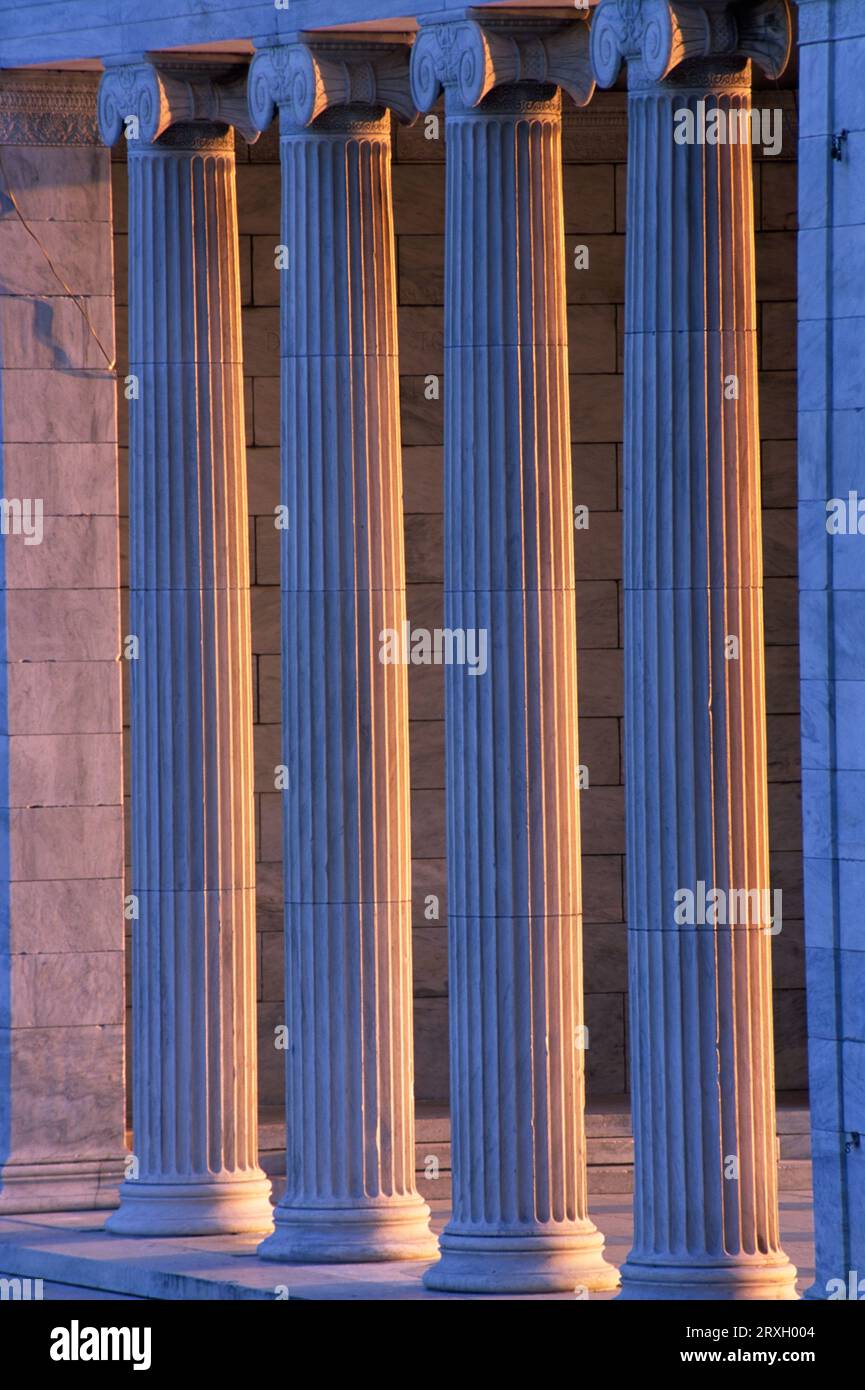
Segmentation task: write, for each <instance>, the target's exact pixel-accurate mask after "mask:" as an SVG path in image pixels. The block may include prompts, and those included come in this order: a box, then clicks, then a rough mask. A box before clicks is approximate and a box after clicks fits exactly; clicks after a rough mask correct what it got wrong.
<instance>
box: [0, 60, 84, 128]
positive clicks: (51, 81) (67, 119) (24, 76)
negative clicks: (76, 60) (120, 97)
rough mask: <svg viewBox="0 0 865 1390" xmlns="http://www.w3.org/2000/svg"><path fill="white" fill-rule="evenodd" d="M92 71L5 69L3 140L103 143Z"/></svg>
mask: <svg viewBox="0 0 865 1390" xmlns="http://www.w3.org/2000/svg"><path fill="white" fill-rule="evenodd" d="M98 82H99V79H98V77H96V76H95V75H94V74H91V73H85V72H82V73H69V72H63V73H57V72H50V73H49V72H23V71H20V72H9V71H5V72H2V73H0V145H98V144H100V143H101V141H100V137H99V127H98V126H97V123H96V91H97V86H98Z"/></svg>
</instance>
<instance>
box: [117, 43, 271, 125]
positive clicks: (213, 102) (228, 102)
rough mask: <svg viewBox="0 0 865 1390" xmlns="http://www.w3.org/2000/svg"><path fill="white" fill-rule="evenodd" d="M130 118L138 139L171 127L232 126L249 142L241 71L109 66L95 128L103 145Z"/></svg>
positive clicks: (194, 66) (198, 66)
mask: <svg viewBox="0 0 865 1390" xmlns="http://www.w3.org/2000/svg"><path fill="white" fill-rule="evenodd" d="M130 117H133V118H135V120H136V121H137V138H138V139H141V140H142V141H144V142H145V143H146V144H153V143H154V142H155V141H156V140H158V139H159V137H160V136H161V135H163V134H164V133H165V132H166V131H167V130H168V129H169V127H171V126H176V125H184V126H190V125H210V126H213V125H224V126H233V127H236V128H237V129H238V130H239V131H240V133H241V135H243V136H244V138H245V139H246V140H248V141H250V142H252V141H254V140H256V139H257V138H258V131H257V129H256V127H254V126H253V125H252V124H251V123H250V120H249V110H248V107H247V102H246V69H245V68H244V69H242V70H241V71H240V72H238V70H237V67H236V66H235V67H233V68H232V69H229V70H226V71H223V70H219V72H218V73H217V72H216V71H214V70H212V69H208V68H207V67H205V66H204V65H203V64H193V63H177V64H175V63H171V64H170V65H169V64H165V65H164V64H162V63H159V64H155V63H130V64H125V65H123V66H120V67H114V68H108V69H107V70H106V72H105V74H104V76H103V78H102V81H101V83H100V84H99V128H100V130H101V132H102V138H103V140H104V141H105V144H106V145H113V144H114V143H115V141H117V140H119V138H120V136H121V135H122V134H123V132H124V129H125V128H126V124H127V121H128V120H129V119H130Z"/></svg>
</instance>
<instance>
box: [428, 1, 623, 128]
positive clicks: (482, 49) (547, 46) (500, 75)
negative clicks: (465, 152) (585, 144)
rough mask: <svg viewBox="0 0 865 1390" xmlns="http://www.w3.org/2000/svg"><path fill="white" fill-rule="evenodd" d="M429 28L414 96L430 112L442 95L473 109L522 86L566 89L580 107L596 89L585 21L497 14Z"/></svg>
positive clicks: (488, 14)
mask: <svg viewBox="0 0 865 1390" xmlns="http://www.w3.org/2000/svg"><path fill="white" fill-rule="evenodd" d="M483 14H484V17H483V19H475V18H468V19H466V18H463V19H453V20H448V21H446V22H445V23H436V24H430V25H425V26H424V27H423V28H422V29H421V31H420V34H419V35H418V37H417V39H416V40H415V44H414V48H413V50H412V60H411V83H412V93H413V95H414V100H415V103H416V105H417V107H418V109H419V110H421V111H429V109H430V107H432V106H433V105H434V104H435V102H436V101H437V100H438V98H439V96H440V95H441V93H442V91H445V92H446V93H447V96H448V99H449V101H451V103H455V104H456V105H457V106H458V107H463V108H464V109H466V110H471V109H472V107H475V106H478V105H480V103H481V102H482V101H483V99H484V97H486V96H488V95H489V93H490V92H491V91H493V89H494V88H495V87H500V86H505V85H512V84H516V83H520V84H522V83H529V84H537V85H539V86H544V85H546V86H554V87H563V88H564V90H565V91H566V92H568V93H569V94H570V96H572V97H573V99H574V101H575V102H576V103H577V105H578V106H585V105H586V104H587V103H588V102H589V101H590V100H591V97H592V93H593V91H594V89H595V83H594V79H593V77H592V70H591V63H590V60H589V34H588V27H587V24H586V22H585V17H583V18H582V19H580V18H575V19H573V20H568V21H567V22H566V23H564V24H563V23H562V22H561V21H558V20H549V19H540V18H537V19H534V18H532V17H531V16H530V15H513V16H509V15H507V14H498V15H493V14H491V12H490V11H488V10H485V11H484V12H483Z"/></svg>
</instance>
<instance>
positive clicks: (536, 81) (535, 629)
mask: <svg viewBox="0 0 865 1390" xmlns="http://www.w3.org/2000/svg"><path fill="white" fill-rule="evenodd" d="M412 85H413V90H414V94H415V99H416V102H417V104H418V106H419V107H420V108H421V109H422V110H429V109H430V107H431V106H432V105H433V104H434V102H435V101H436V99H437V98H438V96H439V94H440V92H441V89H442V87H444V89H445V94H446V115H447V224H446V235H447V243H446V304H445V314H446V326H445V353H446V356H445V370H446V396H445V402H446V406H445V408H446V432H445V626H446V628H447V629H449V630H452V631H455V632H457V633H465V635H466V636H465V642H466V651H467V652H468V651H469V650H473V651H474V653H475V655H476V656H478V655H479V654H480V653H483V652H485V653H486V655H485V658H484V660H483V661H475V663H474V665H469V664H459V662H455V663H453V664H450V665H448V666H447V669H446V672H445V710H446V721H447V825H448V918H449V933H450V935H449V953H450V971H449V973H450V985H449V988H450V1019H451V1132H452V1146H453V1147H452V1164H453V1183H454V1199H453V1215H452V1218H451V1221H450V1223H449V1225H448V1226H447V1228H446V1230H445V1233H444V1236H443V1238H442V1242H441V1249H442V1259H441V1261H440V1262H439V1263H438V1264H437V1265H435V1266H433V1268H432V1269H431V1270H429V1271H428V1274H427V1277H426V1282H427V1285H428V1286H429V1287H430V1288H435V1289H451V1290H461V1291H467V1292H472V1291H474V1292H483V1291H489V1292H498V1293H518V1292H537V1293H540V1292H544V1291H549V1290H555V1289H574V1288H576V1287H578V1286H583V1287H586V1288H589V1289H601V1288H611V1287H613V1286H614V1285H615V1284H616V1282H617V1275H616V1272H615V1270H614V1269H612V1268H611V1267H610V1266H609V1265H608V1264H606V1262H605V1261H604V1259H603V1257H602V1250H603V1237H602V1236H601V1234H600V1233H599V1232H598V1231H597V1230H596V1229H595V1227H594V1226H593V1224H592V1222H591V1221H590V1220H589V1217H588V1213H587V1199H586V1168H585V1133H584V1125H583V1101H584V1047H585V1042H586V1035H585V1030H584V1028H583V1023H582V1017H583V1015H582V1006H583V1001H582V967H581V905H580V821H579V800H578V790H577V788H578V764H579V756H578V750H577V660H576V621H575V605H574V558H573V508H572V503H571V450H570V415H569V403H568V343H567V326H566V313H565V265H564V221H563V212H562V173H561V106H560V94H559V90H558V89H559V87H560V86H565V87H566V88H567V90H569V91H570V92H571V94H572V95H573V96H574V98H575V100H576V101H577V102H579V103H580V104H585V103H586V102H587V101H588V100H589V97H590V96H591V93H592V90H593V83H592V81H591V77H590V74H589V66H588V36H587V30H586V27H585V24H584V23H583V22H582V21H577V22H573V23H568V24H567V25H565V26H562V24H561V22H555V21H552V22H551V21H549V20H544V19H527V18H517V19H514V18H513V17H504V16H502V17H494V16H492V15H489V16H486V15H485V17H484V21H483V24H480V23H475V22H472V21H464V20H459V21H455V22H449V23H445V24H440V25H433V26H431V27H429V28H423V29H422V30H421V33H420V36H419V38H418V40H417V42H416V45H415V49H414V54H413V58H412ZM472 643H474V645H473V646H472Z"/></svg>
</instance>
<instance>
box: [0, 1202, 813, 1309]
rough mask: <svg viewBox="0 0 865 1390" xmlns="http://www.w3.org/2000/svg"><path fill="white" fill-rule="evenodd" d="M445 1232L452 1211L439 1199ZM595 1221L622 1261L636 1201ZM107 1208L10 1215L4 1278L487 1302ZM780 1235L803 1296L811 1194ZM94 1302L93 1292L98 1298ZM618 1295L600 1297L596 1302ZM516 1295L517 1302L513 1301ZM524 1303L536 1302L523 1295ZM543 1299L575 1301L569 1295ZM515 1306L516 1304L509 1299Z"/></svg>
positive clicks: (417, 1271) (104, 1293) (93, 1286)
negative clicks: (125, 1228) (154, 1227)
mask: <svg viewBox="0 0 865 1390" xmlns="http://www.w3.org/2000/svg"><path fill="white" fill-rule="evenodd" d="M431 1206H432V1207H433V1216H434V1220H433V1224H434V1227H435V1229H436V1231H440V1230H441V1229H442V1227H443V1226H444V1224H445V1222H446V1220H447V1218H448V1215H449V1211H448V1204H447V1203H446V1202H440V1201H439V1202H433V1203H431ZM591 1215H592V1217H593V1219H594V1220H595V1221H596V1222H597V1224H598V1225H599V1226H600V1228H601V1229H602V1230H603V1232H604V1233H605V1235H606V1237H607V1250H606V1253H607V1256H608V1258H609V1259H611V1260H612V1261H613V1263H615V1264H617V1265H618V1264H621V1263H622V1261H623V1260H624V1258H625V1256H626V1254H627V1251H628V1249H629V1246H630V1240H631V1204H630V1199H629V1198H628V1197H626V1196H624V1195H608V1196H601V1197H599V1198H598V1200H597V1201H595V1202H593V1203H591ZM104 1219H105V1213H104V1212H93V1213H89V1212H68V1213H56V1214H53V1215H45V1216H30V1217H25V1216H21V1217H15V1218H12V1217H7V1218H6V1219H5V1220H2V1221H0V1273H2V1274H3V1275H7V1276H8V1275H19V1276H23V1277H28V1276H29V1277H31V1278H42V1279H45V1280H50V1281H52V1282H53V1283H55V1284H58V1285H59V1284H66V1285H75V1286H77V1289H76V1291H75V1292H73V1293H71V1294H70V1295H69V1297H71V1298H75V1297H79V1296H80V1294H79V1292H78V1290H80V1289H81V1288H84V1289H89V1290H95V1291H97V1293H96V1294H95V1296H96V1297H99V1296H101V1297H103V1298H106V1299H111V1298H117V1297H138V1298H158V1299H172V1300H174V1299H198V1300H200V1299H206V1300H211V1299H216V1300H225V1299H230V1300H234V1299H255V1300H259V1301H267V1300H269V1299H275V1298H286V1297H287V1298H288V1299H290V1300H291V1299H294V1300H340V1301H342V1300H349V1301H354V1300H377V1299H384V1300H397V1299H411V1300H419V1299H430V1300H440V1299H453V1298H484V1299H485V1298H486V1297H487V1295H480V1294H443V1293H430V1292H428V1291H427V1290H426V1289H424V1287H423V1285H422V1284H421V1277H422V1275H423V1272H424V1270H425V1269H426V1268H427V1265H426V1264H425V1263H424V1262H417V1263H415V1262H412V1263H392V1264H366V1265H315V1266H313V1265H305V1266H299V1265H284V1266H282V1265H274V1264H265V1263H264V1262H263V1261H261V1260H259V1259H257V1258H256V1255H255V1247H256V1241H255V1239H250V1238H249V1237H248V1236H222V1237H218V1236H210V1237H198V1238H192V1237H190V1238H188V1239H163V1240H155V1239H138V1238H129V1237H123V1236H112V1235H108V1234H106V1233H105V1232H104V1231H103V1229H102V1227H103V1224H104ZM781 1235H782V1242H783V1245H784V1248H785V1250H786V1251H787V1254H788V1255H789V1257H790V1259H791V1260H792V1261H793V1263H794V1264H795V1265H796V1266H797V1268H798V1270H799V1284H798V1288H799V1291H800V1293H801V1292H802V1291H803V1290H804V1289H805V1288H807V1286H808V1285H809V1284H810V1283H811V1282H812V1280H813V1277H814V1256H813V1241H812V1234H811V1194H810V1191H802V1192H797V1193H794V1192H786V1193H783V1194H782V1196H781ZM91 1296H93V1295H91ZM614 1296H615V1295H614V1294H612V1293H598V1294H592V1295H591V1298H592V1300H593V1301H595V1300H597V1299H604V1300H608V1299H611V1298H613V1297H614ZM512 1297H513V1296H511V1298H512ZM523 1297H532V1295H524V1296H523ZM534 1297H542V1298H554V1299H558V1300H563V1299H564V1300H567V1299H572V1297H573V1296H572V1295H570V1294H544V1295H534ZM506 1301H509V1300H506Z"/></svg>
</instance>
